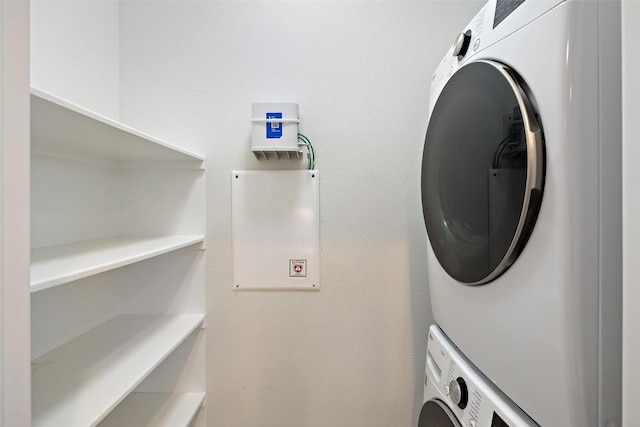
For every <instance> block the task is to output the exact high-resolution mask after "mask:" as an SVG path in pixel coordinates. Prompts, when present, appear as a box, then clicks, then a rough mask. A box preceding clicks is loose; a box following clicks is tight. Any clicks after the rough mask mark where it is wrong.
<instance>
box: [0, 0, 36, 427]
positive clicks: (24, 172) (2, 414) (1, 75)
mask: <svg viewBox="0 0 640 427" xmlns="http://www.w3.org/2000/svg"><path fill="white" fill-rule="evenodd" d="M28 53H29V3H28V2H26V1H7V2H5V1H2V2H0V426H6V427H9V426H27V425H30V420H31V406H30V398H29V397H30V395H31V390H30V376H31V363H30V361H31V358H30V357H29V54H28Z"/></svg>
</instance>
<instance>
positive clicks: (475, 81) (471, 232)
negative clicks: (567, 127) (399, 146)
mask: <svg viewBox="0 0 640 427" xmlns="http://www.w3.org/2000/svg"><path fill="white" fill-rule="evenodd" d="M544 163H545V153H544V141H543V134H542V128H541V125H540V122H539V116H538V114H537V112H536V107H535V103H534V102H533V99H532V97H531V95H530V93H529V90H528V88H527V86H526V84H525V83H524V81H523V80H522V78H521V77H520V76H519V75H518V74H517V73H516V72H515V71H513V70H512V69H510V68H509V67H507V66H505V65H503V64H500V63H498V62H495V61H476V62H472V63H469V64H467V65H465V66H464V67H462V68H460V69H459V70H458V71H457V72H456V73H455V74H454V75H453V76H452V77H451V78H450V79H449V81H448V82H447V84H446V85H445V87H444V88H443V90H442V92H441V93H440V95H439V96H438V99H437V101H436V103H435V105H434V108H433V111H432V114H431V117H430V119H429V127H428V129H427V135H426V139H425V145H424V152H423V159H422V207H423V214H424V220H425V224H426V227H427V234H428V236H429V241H430V243H431V247H432V248H433V252H434V254H435V256H436V258H437V259H438V261H439V263H440V265H442V267H443V268H444V270H445V271H446V272H447V273H448V274H449V275H450V276H451V277H453V278H454V279H456V280H458V281H459V282H462V283H465V284H469V285H479V284H484V283H488V282H490V281H492V280H493V279H495V278H496V277H498V276H499V275H501V274H502V273H504V272H505V271H506V270H507V269H508V268H509V267H510V266H511V265H512V264H513V262H514V261H515V260H516V258H517V257H518V255H519V254H520V253H521V251H522V249H523V248H524V246H525V244H526V242H527V240H528V238H529V235H530V233H531V231H532V229H533V227H534V224H535V221H536V218H537V215H538V211H539V207H540V203H541V199H542V190H543V184H544V170H545V167H544Z"/></svg>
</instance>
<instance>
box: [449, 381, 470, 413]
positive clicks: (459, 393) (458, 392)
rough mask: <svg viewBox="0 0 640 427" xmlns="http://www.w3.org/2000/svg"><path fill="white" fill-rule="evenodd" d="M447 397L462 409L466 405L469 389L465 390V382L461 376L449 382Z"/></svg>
mask: <svg viewBox="0 0 640 427" xmlns="http://www.w3.org/2000/svg"><path fill="white" fill-rule="evenodd" d="M449 397H450V398H451V401H452V402H453V403H454V404H456V405H458V408H460V409H464V408H466V407H467V402H468V401H469V391H468V390H467V383H466V382H465V381H464V379H462V377H458V378H456V379H455V380H453V381H451V382H450V383H449Z"/></svg>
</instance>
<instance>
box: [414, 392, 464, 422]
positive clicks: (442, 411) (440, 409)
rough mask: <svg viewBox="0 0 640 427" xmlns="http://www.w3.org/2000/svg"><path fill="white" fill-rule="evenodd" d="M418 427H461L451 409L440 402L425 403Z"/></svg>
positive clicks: (435, 400)
mask: <svg viewBox="0 0 640 427" xmlns="http://www.w3.org/2000/svg"><path fill="white" fill-rule="evenodd" d="M418 427H462V426H461V425H460V423H459V422H458V420H457V419H456V416H455V415H454V413H453V412H451V409H449V408H448V407H447V405H445V404H444V403H443V402H441V401H440V400H437V399H434V400H429V401H427V402H425V404H424V405H422V410H421V411H420V418H418Z"/></svg>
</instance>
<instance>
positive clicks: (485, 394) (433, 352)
mask: <svg viewBox="0 0 640 427" xmlns="http://www.w3.org/2000/svg"><path fill="white" fill-rule="evenodd" d="M426 367H427V369H426V381H425V384H426V386H425V396H424V399H425V401H427V400H433V399H438V400H440V401H442V402H443V403H445V404H446V405H447V406H448V407H449V409H450V410H451V412H453V414H454V415H455V416H456V417H457V419H458V421H459V422H460V424H462V426H464V427H528V426H538V424H536V423H535V421H533V420H532V419H531V418H530V417H529V416H527V414H525V413H524V412H523V411H522V410H521V409H520V408H519V407H518V406H517V405H516V404H515V403H514V402H512V401H511V400H510V399H509V398H508V397H507V396H506V395H504V393H502V392H501V391H500V390H499V389H498V388H497V387H496V385H495V384H493V383H492V382H491V381H490V380H489V379H488V378H486V377H485V376H484V375H483V374H482V373H481V372H480V371H479V370H478V369H477V368H476V367H475V366H474V365H473V364H472V363H471V362H470V361H469V360H468V359H467V358H466V357H465V356H464V355H463V354H462V353H461V352H460V350H458V349H457V348H456V347H455V345H454V344H453V343H452V342H451V341H450V340H449V338H448V337H447V336H446V335H445V334H444V332H443V331H442V330H441V329H440V328H439V327H438V326H436V325H432V326H431V327H430V328H429V341H428V343H427V364H426Z"/></svg>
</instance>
